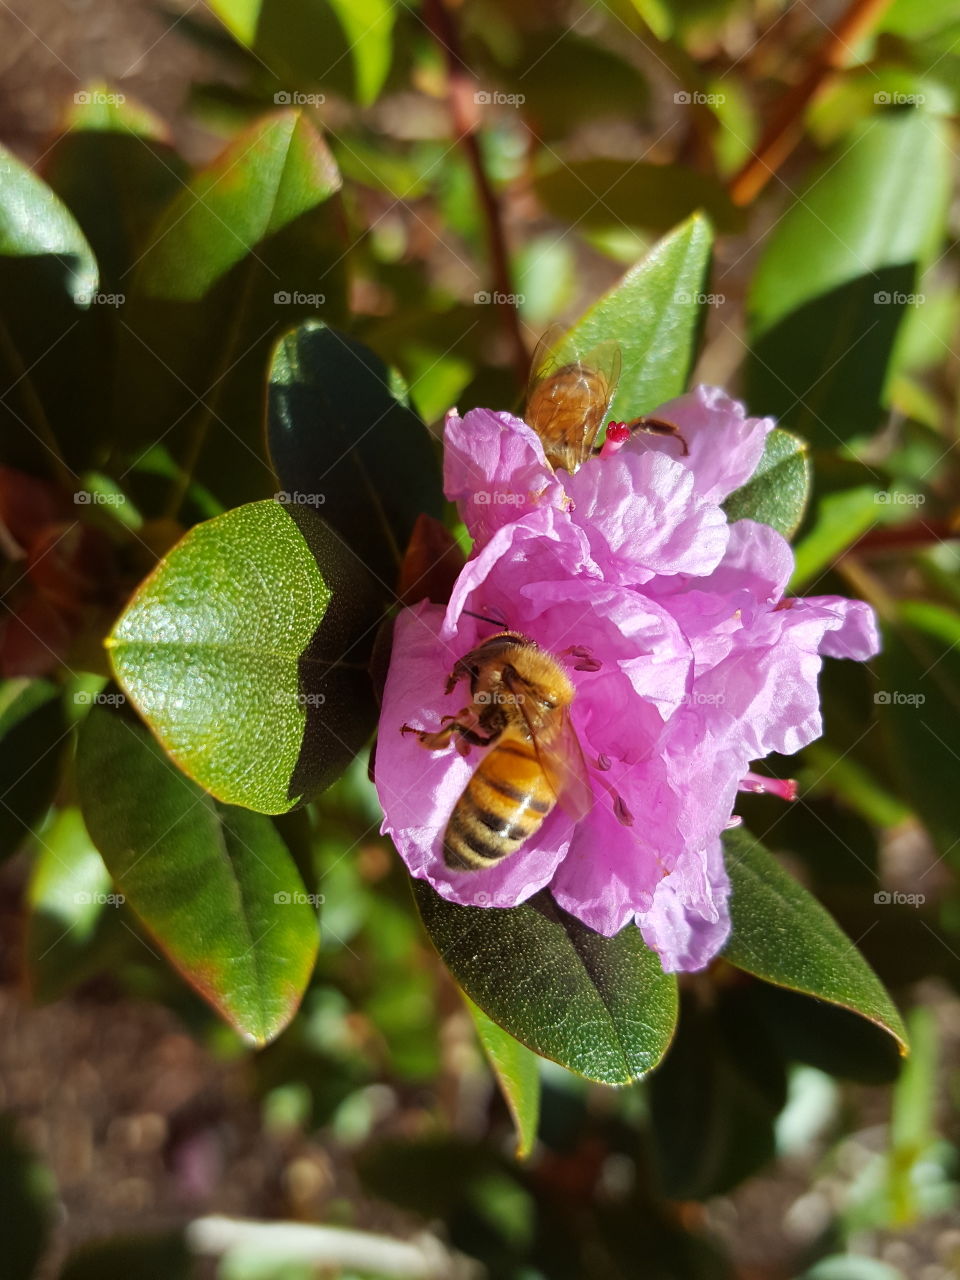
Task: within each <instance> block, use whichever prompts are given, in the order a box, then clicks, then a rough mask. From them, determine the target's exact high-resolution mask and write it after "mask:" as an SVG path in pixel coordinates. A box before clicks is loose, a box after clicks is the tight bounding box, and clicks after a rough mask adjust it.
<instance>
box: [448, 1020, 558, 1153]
mask: <svg viewBox="0 0 960 1280" xmlns="http://www.w3.org/2000/svg"><path fill="white" fill-rule="evenodd" d="M464 998H465V1000H466V1005H467V1009H468V1010H469V1011H470V1016H471V1018H473V1024H474V1026H475V1027H476V1029H477V1036H478V1037H479V1039H480V1043H481V1044H482V1045H483V1051H484V1053H485V1054H486V1055H487V1058H488V1059H489V1061H490V1066H491V1067H492V1068H493V1073H494V1075H495V1076H496V1077H497V1083H498V1084H499V1085H500V1091H501V1092H502V1094H503V1096H504V1098H505V1099H506V1102H507V1106H508V1107H509V1108H510V1114H511V1116H512V1117H513V1123H514V1126H515V1128H516V1130H517V1159H523V1158H524V1157H526V1156H528V1155H529V1154H530V1152H531V1151H532V1150H533V1144H534V1143H535V1142H536V1140H537V1124H538V1122H539V1119H540V1068H539V1065H538V1062H537V1056H536V1054H533V1053H531V1052H530V1050H529V1049H528V1048H527V1047H526V1046H525V1045H522V1044H521V1043H520V1041H519V1040H516V1039H514V1037H513V1036H511V1035H509V1034H508V1033H507V1032H506V1031H504V1029H503V1028H502V1027H500V1026H498V1025H497V1024H496V1023H495V1022H494V1021H492V1019H490V1018H488V1017H487V1015H486V1014H485V1013H484V1012H483V1010H482V1009H480V1008H478V1007H477V1006H476V1005H475V1004H474V1003H473V1001H472V1000H470V999H469V998H468V997H464Z"/></svg>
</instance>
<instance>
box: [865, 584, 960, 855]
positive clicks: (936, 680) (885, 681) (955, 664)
mask: <svg viewBox="0 0 960 1280" xmlns="http://www.w3.org/2000/svg"><path fill="white" fill-rule="evenodd" d="M877 672H878V677H879V683H880V687H879V688H878V689H877V690H876V692H875V693H874V701H875V703H876V705H877V715H878V717H879V719H880V723H881V724H882V725H883V727H884V730H885V732H886V736H887V740H888V742H889V745H890V759H891V761H892V764H893V769H894V772H895V775H896V777H897V778H898V779H899V781H900V783H901V785H902V787H903V791H904V793H905V795H906V797H907V799H908V800H909V801H910V802H911V803H912V804H913V806H914V807H915V809H916V811H917V814H918V815H919V817H920V818H921V820H922V821H923V822H924V823H925V824H926V825H927V827H928V829H929V831H930V834H931V836H932V837H933V839H934V840H935V841H936V844H937V846H938V848H939V849H940V851H941V852H942V853H943V854H945V855H947V856H948V857H949V858H951V860H952V861H953V864H954V865H955V866H956V865H958V863H960V843H958V840H960V810H958V807H957V795H956V784H957V760H958V755H960V732H958V726H960V615H958V614H957V613H955V612H954V611H953V610H952V609H947V608H944V607H942V606H940V605H936V604H931V603H927V602H924V601H919V600H917V601H913V600H910V601H904V602H903V604H902V605H901V606H900V610H899V614H898V617H897V619H896V621H894V622H892V623H888V624H887V625H886V626H885V627H884V634H883V649H882V651H881V653H880V656H879V658H878V659H877Z"/></svg>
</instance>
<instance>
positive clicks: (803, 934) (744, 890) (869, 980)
mask: <svg viewBox="0 0 960 1280" xmlns="http://www.w3.org/2000/svg"><path fill="white" fill-rule="evenodd" d="M724 845H725V848H726V862H727V872H728V874H729V876H730V883H731V887H732V895H731V899H730V916H731V934H730V940H729V942H728V943H727V945H726V947H725V949H724V951H723V957H724V959H725V960H727V961H728V962H729V963H730V964H732V965H735V966H736V968H738V969H743V970H745V971H746V972H747V973H752V974H755V975H756V976H757V977H758V978H763V979H765V980H766V981H767V982H772V983H775V984H776V985H777V986H781V987H789V988H790V989H791V990H793V991H802V992H805V993H806V994H807V995H811V996H816V997H817V999H819V1000H828V1001H830V1002H831V1003H832V1004H837V1005H841V1006H842V1007H843V1008H845V1009H850V1010H851V1011H852V1012H854V1013H858V1014H860V1015H861V1017H864V1018H867V1019H869V1020H870V1021H871V1022H875V1023H876V1024H877V1025H878V1026H879V1027H882V1028H883V1029H884V1030H886V1031H888V1032H889V1033H890V1035H891V1036H893V1038H894V1039H895V1040H896V1041H897V1042H898V1044H899V1045H900V1046H901V1049H902V1051H903V1052H906V1047H907V1044H906V1032H905V1030H904V1026H903V1022H902V1020H901V1018H900V1014H899V1013H898V1012H897V1009H896V1006H895V1005H894V1004H893V1001H892V1000H891V999H890V997H889V995H888V994H887V992H886V991H885V990H884V988H883V986H882V985H881V983H880V980H879V979H878V978H877V976H876V974H875V973H874V972H873V970H872V969H871V968H870V966H869V965H868V964H867V962H866V960H864V958H863V957H862V956H861V954H860V952H859V951H858V950H857V948H856V945H855V944H854V943H853V942H852V941H851V940H850V939H849V938H848V937H847V936H846V934H844V933H843V932H842V930H841V929H840V928H839V926H838V925H837V924H836V923H835V922H834V920H832V919H831V917H830V916H829V915H828V914H827V912H826V911H824V909H823V907H821V905H820V904H819V902H817V900H816V899H815V898H814V897H813V896H812V895H811V894H810V893H808V892H807V890H806V889H804V888H803V886H802V885H800V884H799V883H798V882H797V881H796V880H794V879H793V877H792V876H790V875H788V874H787V872H786V871H784V870H783V869H782V868H781V867H780V865H779V864H778V863H777V861H776V860H775V859H774V858H773V856H772V855H771V854H770V853H769V852H768V851H767V850H766V849H765V848H764V847H763V845H762V844H760V842H759V841H758V840H756V839H754V837H753V836H751V835H750V834H749V832H747V831H746V830H744V829H743V828H734V829H733V830H731V831H728V832H727V834H726V835H725V837H724Z"/></svg>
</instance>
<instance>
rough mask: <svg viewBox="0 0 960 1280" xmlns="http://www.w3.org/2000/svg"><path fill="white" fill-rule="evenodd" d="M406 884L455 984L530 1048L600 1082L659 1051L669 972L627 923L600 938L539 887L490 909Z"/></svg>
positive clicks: (673, 1001) (670, 1006) (664, 1036)
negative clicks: (513, 903)
mask: <svg viewBox="0 0 960 1280" xmlns="http://www.w3.org/2000/svg"><path fill="white" fill-rule="evenodd" d="M413 891H414V896H415V897H416V900H417V907H418V908H419V911H420V915H421V917H422V919H423V922H424V925H425V926H426V929H427V932H428V933H429V935H430V940H431V941H432V942H433V945H434V946H435V947H436V948H437V950H438V951H439V953H440V955H441V956H442V957H443V961H444V963H445V964H446V966H447V968H448V969H449V970H450V972H451V973H452V974H453V976H454V978H455V979H456V980H457V982H458V983H459V984H460V986H461V987H462V989H463V990H464V991H465V992H466V994H467V995H468V996H469V997H470V999H471V1000H473V1001H474V1002H475V1003H476V1004H478V1005H479V1006H480V1008H481V1009H482V1010H483V1012H484V1013H486V1014H487V1016H488V1017H490V1018H492V1019H493V1020H494V1022H496V1023H497V1024H498V1025H499V1026H501V1027H503V1029H504V1030H505V1031H507V1032H509V1034H510V1035H512V1036H514V1037H515V1039H517V1040H519V1041H520V1042H521V1043H522V1044H525V1045H526V1046H527V1047H528V1048H529V1049H533V1050H534V1052H535V1053H539V1054H540V1055H541V1056H542V1057H545V1058H552V1059H553V1060H554V1061H555V1062H559V1063H560V1064H561V1065H562V1066H565V1067H567V1068H568V1069H569V1070H570V1071H575V1072H577V1074H578V1075H582V1076H586V1077H587V1079H589V1080H597V1081H600V1082H602V1083H606V1084H627V1083H628V1082H629V1081H631V1080H638V1079H639V1078H640V1077H641V1076H643V1075H645V1074H646V1073H647V1072H648V1071H650V1070H652V1068H653V1067H655V1066H656V1065H657V1063H658V1062H659V1061H660V1059H661V1058H662V1057H663V1054H664V1053H665V1052H666V1049H667V1045H668V1044H669V1043H670V1039H671V1037H672V1035H673V1028H674V1024H675V1022H676V1017H677V983H676V978H675V977H674V976H673V975H672V974H665V973H664V972H663V970H662V968H661V966H660V958H659V956H657V955H656V953H655V952H653V951H650V950H648V949H647V947H646V946H645V945H644V943H643V939H642V938H641V936H640V930H639V929H637V928H636V927H634V926H632V925H628V926H627V928H625V929H624V930H623V931H622V932H621V933H619V934H617V936H616V937H614V938H604V937H602V936H601V935H600V934H598V933H594V932H593V931H592V930H591V929H588V928H586V926H584V925H582V924H580V922H579V921H578V920H575V919H574V917H573V916H570V915H568V914H567V913H566V912H564V911H561V909H560V908H559V907H557V905H556V904H555V903H554V901H553V899H552V898H551V897H550V896H549V894H547V893H541V894H538V895H536V896H535V897H534V898H532V899H530V900H529V901H528V902H525V903H524V904H523V905H522V906H519V907H511V908H492V907H461V906H458V905H456V904H455V903H452V902H447V901H445V900H444V899H443V898H441V897H440V895H439V894H438V893H435V892H434V890H433V889H431V888H430V886H429V885H427V884H425V883H424V882H423V881H422V880H414V881H413ZM531 956H536V957H537V962H536V964H531V962H530V957H531Z"/></svg>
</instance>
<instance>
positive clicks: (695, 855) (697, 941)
mask: <svg viewBox="0 0 960 1280" xmlns="http://www.w3.org/2000/svg"><path fill="white" fill-rule="evenodd" d="M729 898H730V881H729V879H728V878H727V869H726V867H725V866H724V863H723V845H722V844H721V841H720V837H719V835H717V836H715V837H714V838H712V839H711V840H710V841H709V842H708V843H707V844H706V845H705V846H704V847H703V848H700V849H698V848H695V847H694V848H689V849H687V850H685V852H684V854H683V856H682V857H681V859H680V861H679V863H678V864H677V866H676V868H675V869H674V871H673V872H672V873H671V875H669V876H668V877H667V878H666V879H664V880H661V881H660V884H659V885H658V886H657V890H656V893H655V894H654V899H653V905H652V906H651V907H650V910H649V911H646V912H642V913H638V915H637V924H638V925H639V926H640V929H641V931H642V933H643V940H644V942H645V943H646V944H647V946H648V947H650V948H651V949H652V950H654V951H656V952H658V953H659V955H660V963H661V964H662V965H663V968H664V971H665V972H666V973H676V972H678V971H681V972H685V973H694V972H696V971H697V970H699V969H705V968H706V967H707V965H708V964H709V963H710V962H711V960H713V958H714V957H715V956H716V955H717V954H718V952H720V951H721V950H722V949H723V945H724V943H725V942H726V940H727V938H728V937H729V935H730V910H729Z"/></svg>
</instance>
